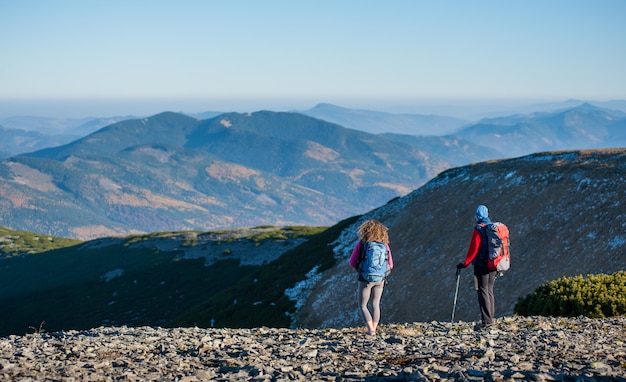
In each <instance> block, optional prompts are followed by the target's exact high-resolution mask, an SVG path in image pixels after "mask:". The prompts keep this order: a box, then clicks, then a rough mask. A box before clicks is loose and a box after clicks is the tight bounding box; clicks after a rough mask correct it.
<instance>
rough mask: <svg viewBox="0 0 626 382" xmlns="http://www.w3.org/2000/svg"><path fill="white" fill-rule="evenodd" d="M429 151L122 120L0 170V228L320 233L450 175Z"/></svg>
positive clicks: (298, 130)
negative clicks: (300, 229) (277, 228)
mask: <svg viewBox="0 0 626 382" xmlns="http://www.w3.org/2000/svg"><path fill="white" fill-rule="evenodd" d="M429 140H430V143H429V149H428V150H424V149H422V148H418V145H416V144H414V143H412V142H402V141H401V140H398V139H391V138H389V137H386V136H381V135H372V134H368V133H365V132H362V131H357V130H352V129H347V128H344V127H342V126H339V125H336V124H333V123H329V122H325V121H322V120H319V119H315V118H311V117H308V116H304V115H302V114H297V113H275V112H257V113H252V114H238V113H227V114H222V115H219V116H217V117H215V118H211V119H207V120H199V119H196V118H191V117H188V116H185V115H182V114H177V113H169V112H168V113H162V114H159V115H156V116H153V117H150V118H143V119H135V120H126V121H122V122H118V123H115V124H113V125H110V126H107V127H105V128H103V129H100V130H98V131H97V132H95V133H92V134H90V135H88V136H86V137H84V138H81V139H78V140H76V141H73V142H71V143H68V144H66V145H62V146H58V147H53V148H48V149H44V150H40V151H36V152H33V153H30V154H22V155H19V156H15V157H12V158H10V159H7V160H5V161H3V162H0V185H2V188H0V212H1V214H0V224H2V225H5V226H8V227H11V228H14V229H20V230H29V231H34V232H42V233H46V234H52V235H57V236H63V237H72V238H81V239H86V238H94V237H101V236H111V235H124V234H128V233H132V232H154V231H169V230H185V229H204V230H206V229H215V228H229V227H247V226H256V225H265V224H271V225H275V224H293V225H329V224H333V223H334V222H337V221H338V220H340V219H342V218H344V217H346V216H351V215H354V214H358V213H362V212H364V211H367V210H370V209H371V208H374V207H376V206H378V205H380V204H384V203H386V202H387V201H389V200H390V199H393V198H395V197H398V196H402V195H405V194H407V193H408V192H410V191H412V190H413V189H415V188H417V187H419V186H420V185H421V184H423V183H425V182H426V181H427V180H428V179H430V178H432V177H433V176H435V175H436V174H438V173H439V172H441V171H443V170H445V169H446V168H449V167H450V166H452V165H453V162H451V161H450V159H449V158H446V156H447V154H448V151H447V150H448V147H449V144H450V142H449V140H448V139H447V138H441V139H438V138H435V139H433V138H429ZM457 147H458V149H457V150H456V152H455V156H454V158H455V160H458V161H459V162H460V163H467V162H468V161H471V160H474V158H475V154H476V151H477V150H476V149H475V148H474V147H473V145H472V144H470V143H469V142H466V143H465V144H462V145H459V146H457ZM439 148H442V149H444V151H442V153H438V149H439ZM463 152H467V155H464V154H463ZM479 157H480V158H485V157H487V155H482V156H481V155H479Z"/></svg>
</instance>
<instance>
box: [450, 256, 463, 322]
mask: <svg viewBox="0 0 626 382" xmlns="http://www.w3.org/2000/svg"><path fill="white" fill-rule="evenodd" d="M459 280H461V268H457V269H456V290H455V291H454V305H452V319H451V320H450V322H454V312H455V311H456V297H457V296H458V295H459Z"/></svg>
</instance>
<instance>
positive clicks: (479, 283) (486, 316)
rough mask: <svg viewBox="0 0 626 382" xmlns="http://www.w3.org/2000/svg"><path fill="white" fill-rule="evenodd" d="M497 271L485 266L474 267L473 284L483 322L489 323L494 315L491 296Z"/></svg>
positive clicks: (494, 307) (494, 309) (493, 303)
mask: <svg viewBox="0 0 626 382" xmlns="http://www.w3.org/2000/svg"><path fill="white" fill-rule="evenodd" d="M497 274H498V272H497V271H490V270H489V269H487V268H483V267H475V268H474V285H475V286H476V291H477V292H478V306H479V307H480V316H481V319H482V322H483V324H485V325H491V324H493V322H494V319H495V317H496V301H495V298H494V297H493V285H494V284H495V282H496V275H497Z"/></svg>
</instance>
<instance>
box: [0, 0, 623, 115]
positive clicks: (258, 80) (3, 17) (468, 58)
mask: <svg viewBox="0 0 626 382" xmlns="http://www.w3.org/2000/svg"><path fill="white" fill-rule="evenodd" d="M0 36H1V37H0V55H1V56H0V62H1V63H0V116H3V115H4V116H6V115H12V114H13V115H18V114H19V115H24V114H31V115H43V114H54V113H57V114H58V113H66V114H67V115H66V116H81V114H84V115H85V116H87V115H90V116H106V115H113V114H115V115H122V114H135V115H137V114H141V113H152V112H158V111H163V110H174V111H186V112H199V111H207V110H220V111H231V110H234V111H246V110H245V109H247V108H248V109H250V108H251V109H254V108H257V109H260V108H266V109H273V110H278V109H285V110H286V109H291V108H300V109H302V108H310V107H313V106H314V105H315V104H317V103H319V102H330V103H335V104H338V105H343V106H348V107H368V108H375V107H374V106H375V105H376V104H380V105H381V108H382V106H383V105H384V104H386V105H392V104H394V103H396V104H404V105H408V104H410V103H420V102H430V103H437V102H450V100H493V99H500V100H503V99H506V100H532V101H534V100H541V101H548V100H551V101H562V100H566V99H570V98H576V99H585V100H599V101H600V100H609V99H626V1H624V0H612V1H611V0H589V1H580V0H530V1H503V0H499V1H480V0H476V1H466V0H459V1H439V0H432V1H419V0H398V1H394V0H390V1H380V0H377V1H368V0H359V1H348V0H345V1H342V0H332V1H330V0H315V1H313V0H311V1H296V0H284V1H272V0H267V1H259V0H249V1H241V0H224V1H211V0H205V1H200V0H198V1H191V0H176V1H175V0H171V1H158V0H145V1H141V0H119V1H118V0H106V1H105V0H102V1H95V0H93V1H87V0H76V1H70V0H54V1H51V0H0ZM76 100H82V101H81V102H82V103H80V102H75V101H76ZM24 105H26V106H24ZM28 105H30V106H28ZM71 105H74V106H71ZM116 105H117V106H116ZM105 106H106V107H105ZM50 107H54V108H55V110H54V111H53V110H50ZM133 107H134V108H135V109H133ZM64 108H68V109H64ZM379 109H380V108H379ZM248 111H251V110H248Z"/></svg>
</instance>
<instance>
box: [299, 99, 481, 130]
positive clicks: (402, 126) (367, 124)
mask: <svg viewBox="0 0 626 382" xmlns="http://www.w3.org/2000/svg"><path fill="white" fill-rule="evenodd" d="M300 113H302V114H304V115H308V116H311V117H314V118H319V119H323V120H324V121H328V122H333V123H336V124H338V125H341V126H344V127H348V128H351V129H355V130H361V131H365V132H368V133H372V134H381V133H392V134H403V135H437V136H439V135H446V134H451V133H453V132H455V131H457V130H459V128H461V127H462V126H465V125H467V124H469V123H470V121H469V120H463V119H458V118H453V117H446V116H439V115H422V114H408V113H405V114H393V113H384V112H379V111H371V110H355V109H348V108H344V107H340V106H335V105H330V104H325V103H322V104H319V105H317V106H315V107H314V108H312V109H310V110H304V111H301V112H300Z"/></svg>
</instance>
